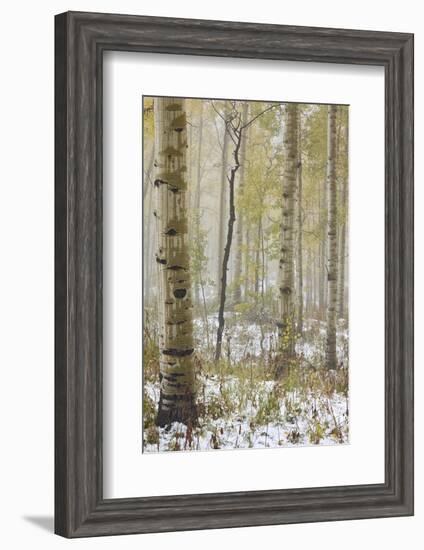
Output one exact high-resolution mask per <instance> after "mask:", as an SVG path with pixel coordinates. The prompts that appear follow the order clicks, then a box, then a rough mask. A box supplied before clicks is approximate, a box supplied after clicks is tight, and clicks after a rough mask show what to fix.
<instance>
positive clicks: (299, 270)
mask: <svg viewBox="0 0 424 550" xmlns="http://www.w3.org/2000/svg"><path fill="white" fill-rule="evenodd" d="M301 139H302V126H301V116H300V113H299V115H298V151H297V153H298V161H297V289H298V312H297V333H298V334H301V333H302V331H303V257H302V254H303V246H302V231H303V227H302V143H301Z"/></svg>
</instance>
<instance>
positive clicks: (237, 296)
mask: <svg viewBox="0 0 424 550" xmlns="http://www.w3.org/2000/svg"><path fill="white" fill-rule="evenodd" d="M248 117H249V103H248V102H247V101H246V102H245V103H244V104H243V109H242V117H241V123H242V126H244V125H245V124H246V123H247V120H248ZM247 139H248V130H246V134H245V137H244V139H243V141H242V144H241V151H240V157H241V166H240V179H239V185H238V205H237V249H236V258H235V268H234V282H235V287H234V303H236V304H237V303H239V302H241V295H242V265H243V221H244V220H243V210H242V208H241V206H240V202H241V200H242V198H243V190H244V184H245V178H246V161H247V159H246V146H247Z"/></svg>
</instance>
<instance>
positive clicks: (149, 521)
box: [55, 12, 413, 537]
mask: <svg viewBox="0 0 424 550" xmlns="http://www.w3.org/2000/svg"><path fill="white" fill-rule="evenodd" d="M55 30H56V38H55V46H56V57H55V71H56V84H55V92H56V104H55V113H56V121H55V130H56V146H55V153H56V163H55V180H56V183H55V190H56V198H55V208H56V214H55V231H56V241H55V253H56V260H55V277H56V307H55V317H56V333H55V365H56V366H55V389H56V401H55V435H56V451H55V467H56V473H55V476H56V477H55V530H56V533H58V534H60V535H63V536H65V537H84V536H98V535H116V534H125V533H146V532H153V531H176V530H185V529H207V528H222V527H240V526H248V525H271V524H281V523H298V522H311V521H327V520H343V519H359V518H375V517H392V516H405V515H412V514H413V35H411V34H401V33H392V32H374V31H355V30H340V29H322V28H307V27H289V26H280V25H263V24H252V23H232V22H222V21H199V20H187V19H168V18H158V17H144V16H141V17H140V16H128V15H108V14H95V13H74V12H68V13H64V14H60V15H58V16H56V21H55ZM105 50H127V51H140V52H159V53H172V54H194V55H209V56H211V55H212V56H228V57H236V58H251V59H284V60H296V61H313V62H325V63H329V62H331V63H348V64H349V63H355V64H364V65H381V66H383V67H384V68H385V90H386V96H385V127H386V132H385V158H386V161H385V168H386V176H385V178H386V179H385V236H386V238H385V258H386V260H385V307H386V315H385V331H386V332H385V482H384V483H382V484H376V485H356V486H345V487H321V488H310V489H309V488H308V489H288V490H271V491H249V492H237V493H216V494H191V495H184V496H166V497H146V498H131V499H106V500H105V499H103V496H102V55H103V52H104V51H105ZM370 184H372V183H370ZM382 283H383V281H382ZM364 309H365V305H364ZM370 367H371V366H370Z"/></svg>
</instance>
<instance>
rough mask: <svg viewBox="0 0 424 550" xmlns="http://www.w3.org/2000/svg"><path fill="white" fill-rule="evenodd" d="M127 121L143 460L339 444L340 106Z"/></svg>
mask: <svg viewBox="0 0 424 550" xmlns="http://www.w3.org/2000/svg"><path fill="white" fill-rule="evenodd" d="M142 110H143V160H144V162H143V182H142V185H143V316H144V318H143V365H142V368H143V452H149V453H150V452H162V451H198V450H199V451H200V450H202V451H204V450H213V449H247V448H255V449H258V448H276V447H293V446H305V445H335V444H343V443H348V439H349V352H348V346H349V330H348V258H349V248H348V134H349V132H348V124H349V123H348V120H349V119H348V115H349V109H348V106H346V105H324V104H306V103H285V102H281V103H278V102H266V101H243V100H221V99H191V98H177V97H146V96H144V97H143V109H142Z"/></svg>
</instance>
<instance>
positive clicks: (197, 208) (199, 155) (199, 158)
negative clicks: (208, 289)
mask: <svg viewBox="0 0 424 550" xmlns="http://www.w3.org/2000/svg"><path fill="white" fill-rule="evenodd" d="M202 142H203V101H201V102H200V118H199V136H198V149H197V172H196V203H195V205H194V206H195V211H194V212H195V216H196V234H195V238H196V241H197V243H199V242H200V178H201V161H202ZM200 286H201V284H200V281H196V287H195V292H196V304H199V303H200Z"/></svg>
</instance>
